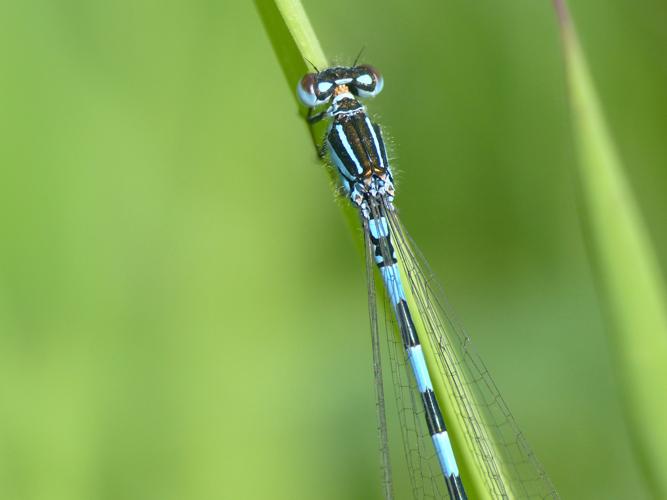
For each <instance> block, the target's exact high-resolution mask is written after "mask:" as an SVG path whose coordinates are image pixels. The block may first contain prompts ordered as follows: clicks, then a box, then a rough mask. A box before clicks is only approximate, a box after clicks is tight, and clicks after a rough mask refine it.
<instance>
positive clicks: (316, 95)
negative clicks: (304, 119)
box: [296, 73, 334, 108]
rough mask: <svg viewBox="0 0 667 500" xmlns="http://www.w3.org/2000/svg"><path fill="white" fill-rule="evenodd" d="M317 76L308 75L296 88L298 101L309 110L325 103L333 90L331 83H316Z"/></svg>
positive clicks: (314, 74) (315, 74)
mask: <svg viewBox="0 0 667 500" xmlns="http://www.w3.org/2000/svg"><path fill="white" fill-rule="evenodd" d="M317 76H318V75H317V73H308V74H307V75H306V76H304V77H303V78H302V79H301V81H300V82H299V85H297V87H296V91H297V94H298V95H299V99H301V102H302V103H304V104H305V105H306V106H308V107H309V108H313V107H315V106H319V105H320V104H324V103H325V102H327V100H328V99H329V97H331V93H332V91H333V88H334V84H333V83H332V82H328V81H318V79H317Z"/></svg>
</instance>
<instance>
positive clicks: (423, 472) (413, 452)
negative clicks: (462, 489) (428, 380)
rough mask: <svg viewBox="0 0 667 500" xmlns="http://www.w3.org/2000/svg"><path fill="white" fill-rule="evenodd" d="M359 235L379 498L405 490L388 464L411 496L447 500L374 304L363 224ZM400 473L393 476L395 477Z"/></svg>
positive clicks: (402, 361) (394, 344)
mask: <svg viewBox="0 0 667 500" xmlns="http://www.w3.org/2000/svg"><path fill="white" fill-rule="evenodd" d="M364 233H365V243H366V245H365V249H366V278H367V281H368V295H369V297H368V298H369V312H370V322H371V337H372V342H373V367H374V375H375V387H376V396H377V399H376V403H377V408H378V434H379V439H380V452H381V462H382V470H383V485H384V488H383V489H384V494H385V497H386V498H387V499H390V498H393V497H394V487H395V486H396V491H397V492H398V493H399V494H398V495H397V497H398V498H403V496H401V494H400V493H401V492H402V490H403V489H405V488H401V486H402V485H401V484H400V481H398V483H399V484H396V485H395V481H394V480H393V478H392V464H393V463H399V464H400V466H401V467H398V468H396V469H398V471H400V472H402V471H403V470H406V471H407V476H408V480H409V487H408V489H409V491H410V492H411V494H412V497H413V498H415V499H420V500H421V499H442V498H447V497H448V493H447V487H446V485H445V482H444V479H443V476H442V472H441V471H440V466H439V464H438V459H437V456H436V453H435V450H434V448H433V444H432V442H431V438H430V435H429V433H428V429H427V427H426V419H425V417H424V407H423V404H422V402H421V399H420V398H419V391H418V389H417V386H416V383H415V380H414V376H413V375H412V370H411V369H410V365H409V361H408V359H407V354H406V353H405V349H404V347H403V343H402V341H401V339H400V334H399V330H398V326H397V324H396V320H395V317H394V313H393V310H392V307H391V305H390V304H389V301H388V300H387V299H386V294H384V293H382V294H380V300H377V299H378V296H377V294H376V283H375V279H376V274H375V269H376V266H375V262H374V260H373V249H372V244H371V241H370V237H369V234H368V227H367V221H364ZM378 279H379V278H378ZM380 281H381V280H380ZM381 343H382V344H383V345H381ZM381 353H382V354H383V355H384V357H385V361H389V363H388V365H389V368H390V369H389V373H388V374H387V373H385V374H384V376H383V374H382V366H383V365H382V359H381V358H382V356H381ZM384 366H386V364H385V365H384ZM385 380H386V381H387V382H388V383H387V384H385V383H384V382H385ZM385 387H386V388H387V391H386V392H387V393H389V394H391V396H393V398H392V397H390V398H389V399H391V400H392V401H393V403H394V404H393V405H391V404H389V406H393V409H394V410H395V414H396V416H397V418H398V423H399V427H400V437H401V442H402V443H401V444H402V446H401V447H402V450H403V454H402V456H394V457H393V458H395V459H399V460H396V461H390V453H389V441H390V439H389V434H388V430H387V418H386V414H385V411H386V404H385V396H384V394H385ZM401 475H402V474H401V473H399V476H401ZM403 486H404V485H403Z"/></svg>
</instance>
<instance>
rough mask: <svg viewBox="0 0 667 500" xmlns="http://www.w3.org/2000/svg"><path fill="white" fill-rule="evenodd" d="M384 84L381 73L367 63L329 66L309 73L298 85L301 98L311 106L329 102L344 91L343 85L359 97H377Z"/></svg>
mask: <svg viewBox="0 0 667 500" xmlns="http://www.w3.org/2000/svg"><path fill="white" fill-rule="evenodd" d="M383 86H384V80H383V79H382V76H381V75H380V73H379V72H378V71H377V70H376V69H375V68H373V67H372V66H369V65H367V64H364V65H361V66H353V67H334V68H328V69H325V70H323V71H320V72H319V73H308V74H307V75H306V76H304V77H303V78H302V79H301V81H300V82H299V85H298V86H297V94H298V95H299V99H301V102H303V103H304V104H305V105H306V106H308V107H309V108H314V107H316V106H319V105H321V104H325V103H327V102H329V100H330V99H331V98H332V97H333V96H334V95H339V94H340V93H342V92H343V89H341V87H346V89H347V91H348V92H350V93H352V94H353V95H356V96H359V97H375V96H376V95H378V94H379V93H380V91H381V90H382V87H383Z"/></svg>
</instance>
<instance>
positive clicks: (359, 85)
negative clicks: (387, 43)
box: [354, 64, 384, 97]
mask: <svg viewBox="0 0 667 500" xmlns="http://www.w3.org/2000/svg"><path fill="white" fill-rule="evenodd" d="M356 69H357V70H358V71H359V75H358V76H357V77H356V78H355V79H354V86H355V88H356V89H357V93H358V94H359V96H360V97H375V96H376V95H378V94H379V93H380V92H381V91H382V88H383V87H384V79H383V78H382V75H381V74H380V72H379V71H378V70H376V69H375V68H374V67H373V66H369V65H367V64H364V65H363V66H357V68H356Z"/></svg>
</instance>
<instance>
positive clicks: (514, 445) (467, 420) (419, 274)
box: [380, 203, 558, 498]
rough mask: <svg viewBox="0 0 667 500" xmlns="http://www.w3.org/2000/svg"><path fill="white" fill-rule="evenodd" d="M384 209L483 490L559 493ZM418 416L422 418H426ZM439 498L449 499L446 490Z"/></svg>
mask: <svg viewBox="0 0 667 500" xmlns="http://www.w3.org/2000/svg"><path fill="white" fill-rule="evenodd" d="M380 210H381V211H382V212H383V215H384V216H385V217H386V218H387V220H388V221H389V224H390V228H391V232H392V234H393V237H394V246H395V249H396V253H397V257H398V260H399V265H400V266H401V267H402V273H403V275H404V278H403V279H404V284H405V286H406V288H408V292H409V294H410V295H411V297H412V302H413V304H411V307H412V308H416V311H413V315H414V316H417V318H418V321H419V323H420V325H421V330H422V331H420V332H419V333H420V335H421V341H422V344H425V343H427V342H428V344H429V345H430V347H431V349H432V351H433V358H434V361H435V365H436V366H435V367H434V368H437V370H438V371H439V372H440V374H441V375H443V377H440V378H441V379H444V380H446V381H447V387H445V388H444V390H445V391H446V392H447V393H448V394H449V395H450V397H449V398H448V399H447V401H446V403H448V404H451V403H450V401H453V402H454V405H455V407H456V412H455V413H456V416H457V417H458V419H457V421H458V423H459V424H460V425H458V426H455V428H454V429H452V431H456V430H459V431H462V432H463V434H464V438H465V439H466V440H467V442H468V443H467V444H468V445H469V446H466V447H465V449H466V450H473V451H472V453H471V455H470V456H466V458H468V459H469V460H472V461H473V463H474V467H475V468H476V469H477V470H478V471H479V473H480V474H479V476H480V477H482V478H483V481H484V483H485V484H484V489H485V490H486V491H489V492H491V494H492V496H493V498H558V494H557V493H556V490H555V488H554V486H553V484H552V483H551V481H550V480H549V478H548V476H547V475H546V473H545V472H544V470H543V468H542V466H541V464H540V463H539V461H538V460H537V458H536V457H535V455H534V454H533V452H532V451H531V449H530V447H529V445H528V443H527V442H526V439H525V438H524V436H523V434H522V433H521V431H520V430H519V428H518V426H517V424H516V422H515V420H514V417H513V416H512V413H511V412H510V410H509V408H508V406H507V404H506V403H505V400H504V399H503V397H502V396H501V394H500V392H499V391H498V389H497V387H496V385H495V383H494V381H493V379H492V378H491V375H490V374H489V372H488V370H487V369H486V366H485V365H484V363H483V361H482V360H481V359H480V357H479V356H478V355H477V353H476V352H475V351H474V349H473V347H472V345H471V342H470V338H469V337H468V335H467V334H466V333H465V331H464V330H463V329H462V328H461V327H460V326H459V325H458V324H457V323H456V321H455V320H454V318H453V316H452V314H451V313H448V306H447V303H446V300H445V298H444V294H443V292H442V290H441V288H440V286H439V285H438V284H437V281H436V280H434V278H433V274H432V273H431V271H430V269H429V267H428V264H427V263H426V260H425V259H424V258H423V256H422V255H421V254H420V253H419V251H418V249H417V247H416V245H415V244H414V242H413V241H412V240H411V239H410V237H409V236H408V234H407V232H406V231H405V229H404V227H403V225H402V224H401V222H400V220H399V218H398V215H397V214H396V212H395V210H392V209H389V208H388V207H387V205H386V203H383V205H382V206H381V207H380ZM418 330H419V325H418ZM422 332H423V333H422ZM424 334H425V335H424ZM400 347H401V346H400V345H399V346H398V348H400ZM403 364H405V360H403ZM412 394H414V391H412ZM413 408H415V406H414V404H413ZM417 420H418V422H421V421H422V420H423V418H421V419H417ZM449 426H450V423H449V422H448V427H449ZM422 432H424V431H423V430H422ZM459 439H460V438H459ZM433 471H434V472H435V471H437V468H434V469H433ZM464 482H465V478H464ZM440 498H446V493H445V494H444V495H443V496H442V497H440Z"/></svg>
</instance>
